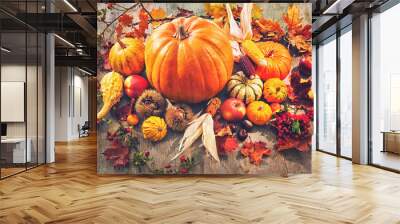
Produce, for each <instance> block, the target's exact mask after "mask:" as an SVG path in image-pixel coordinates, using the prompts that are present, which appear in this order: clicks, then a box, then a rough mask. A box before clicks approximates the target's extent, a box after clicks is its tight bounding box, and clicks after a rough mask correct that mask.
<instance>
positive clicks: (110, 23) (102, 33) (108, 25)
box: [99, 3, 141, 36]
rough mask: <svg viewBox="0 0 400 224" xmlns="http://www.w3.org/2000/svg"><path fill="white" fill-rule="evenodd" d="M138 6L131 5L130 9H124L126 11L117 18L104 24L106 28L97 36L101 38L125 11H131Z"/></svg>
mask: <svg viewBox="0 0 400 224" xmlns="http://www.w3.org/2000/svg"><path fill="white" fill-rule="evenodd" d="M140 4H141V3H136V4H133V5H132V6H131V7H129V8H126V10H125V11H124V12H122V13H121V14H120V15H119V16H117V17H116V18H115V19H113V20H112V21H111V22H109V23H107V22H106V24H107V26H106V27H105V28H104V30H103V31H101V33H100V34H99V36H103V35H104V33H105V32H106V30H107V29H108V28H109V27H110V26H111V25H112V24H113V23H115V21H117V20H118V19H119V18H120V17H121V16H122V15H124V14H125V13H126V12H127V11H129V10H131V9H133V8H135V7H137V6H138V5H140Z"/></svg>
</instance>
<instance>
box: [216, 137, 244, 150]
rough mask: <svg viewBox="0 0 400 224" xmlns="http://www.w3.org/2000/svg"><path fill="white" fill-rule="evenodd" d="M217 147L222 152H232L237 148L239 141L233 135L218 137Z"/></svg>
mask: <svg viewBox="0 0 400 224" xmlns="http://www.w3.org/2000/svg"><path fill="white" fill-rule="evenodd" d="M216 140H217V147H218V151H219V152H220V153H230V152H233V151H235V150H236V149H237V147H238V146H239V143H238V141H237V139H236V138H234V137H232V136H225V137H217V138H216Z"/></svg>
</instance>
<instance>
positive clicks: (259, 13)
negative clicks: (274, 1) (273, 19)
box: [251, 4, 263, 19]
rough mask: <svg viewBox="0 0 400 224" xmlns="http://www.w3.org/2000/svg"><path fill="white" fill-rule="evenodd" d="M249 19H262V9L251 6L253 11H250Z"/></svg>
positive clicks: (257, 6) (255, 5)
mask: <svg viewBox="0 0 400 224" xmlns="http://www.w3.org/2000/svg"><path fill="white" fill-rule="evenodd" d="M251 17H252V18H253V19H261V18H262V17H263V9H262V8H261V7H260V6H259V5H257V4H253V9H252V10H251Z"/></svg>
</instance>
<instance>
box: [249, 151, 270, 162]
mask: <svg viewBox="0 0 400 224" xmlns="http://www.w3.org/2000/svg"><path fill="white" fill-rule="evenodd" d="M271 153H272V150H271V149H256V150H254V152H253V153H251V154H250V162H252V163H254V164H255V165H257V166H258V165H260V163H261V162H262V157H263V156H264V155H266V156H269V155H271Z"/></svg>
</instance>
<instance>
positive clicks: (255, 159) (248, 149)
mask: <svg viewBox="0 0 400 224" xmlns="http://www.w3.org/2000/svg"><path fill="white" fill-rule="evenodd" d="M240 153H241V154H242V155H243V156H245V157H249V159H250V162H251V163H253V164H254V165H257V166H258V165H260V164H261V162H262V158H263V156H264V155H265V156H269V155H271V154H272V150H271V149H268V148H266V143H265V142H262V141H258V142H252V141H247V142H245V143H244V144H243V145H242V148H241V149H240Z"/></svg>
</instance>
